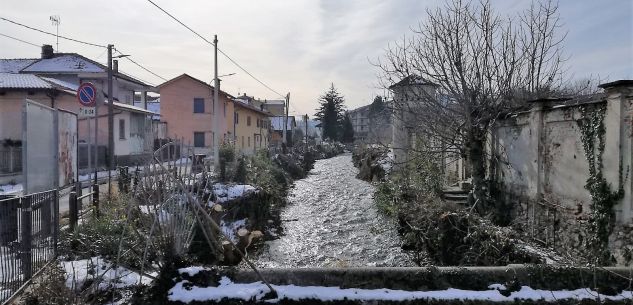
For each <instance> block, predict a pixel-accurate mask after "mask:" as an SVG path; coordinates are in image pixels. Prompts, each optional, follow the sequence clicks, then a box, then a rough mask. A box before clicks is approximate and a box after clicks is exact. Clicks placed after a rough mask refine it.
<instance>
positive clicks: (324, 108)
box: [314, 84, 345, 141]
mask: <svg viewBox="0 0 633 305" xmlns="http://www.w3.org/2000/svg"><path fill="white" fill-rule="evenodd" d="M344 102H345V99H344V98H343V96H342V95H341V94H340V93H338V91H336V88H334V84H332V85H331V86H330V89H329V90H328V91H327V92H326V93H325V94H324V95H322V96H321V97H320V98H319V103H321V105H320V106H319V109H318V111H317V113H316V114H315V115H314V116H315V117H316V118H317V120H319V121H321V128H322V130H323V139H330V140H335V141H340V140H341V137H342V136H343V128H342V122H343V111H344V105H343V103H344Z"/></svg>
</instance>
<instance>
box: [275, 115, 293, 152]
mask: <svg viewBox="0 0 633 305" xmlns="http://www.w3.org/2000/svg"><path fill="white" fill-rule="evenodd" d="M284 118H285V116H274V117H271V118H270V124H271V128H272V135H271V139H270V144H271V145H273V146H276V147H281V144H282V143H283V133H284ZM295 128H297V121H296V120H295V117H294V116H289V117H288V121H287V125H286V143H287V145H288V146H292V143H293V142H292V141H293V138H292V134H293V131H294V130H295Z"/></svg>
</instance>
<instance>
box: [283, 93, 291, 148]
mask: <svg viewBox="0 0 633 305" xmlns="http://www.w3.org/2000/svg"><path fill="white" fill-rule="evenodd" d="M289 107H290V92H288V94H287V95H286V115H285V116H284V129H283V130H284V132H283V139H282V140H283V141H282V143H283V144H284V153H286V145H288V141H287V140H286V132H287V131H286V129H287V128H288V108H289Z"/></svg>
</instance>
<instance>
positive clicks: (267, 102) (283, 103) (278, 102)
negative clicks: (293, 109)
mask: <svg viewBox="0 0 633 305" xmlns="http://www.w3.org/2000/svg"><path fill="white" fill-rule="evenodd" d="M265 104H266V105H282V106H285V105H286V101H284V100H266V101H265Z"/></svg>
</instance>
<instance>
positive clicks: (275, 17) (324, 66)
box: [0, 0, 633, 115]
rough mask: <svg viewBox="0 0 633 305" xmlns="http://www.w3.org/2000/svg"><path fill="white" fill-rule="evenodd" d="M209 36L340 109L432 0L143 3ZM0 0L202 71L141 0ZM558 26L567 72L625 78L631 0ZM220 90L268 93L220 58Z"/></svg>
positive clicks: (4, 12)
mask: <svg viewBox="0 0 633 305" xmlns="http://www.w3.org/2000/svg"><path fill="white" fill-rule="evenodd" d="M154 2H155V3H157V4H158V5H160V6H162V7H163V8H164V9H166V10H167V11H169V12H170V13H172V14H173V15H175V16H176V17H178V18H179V19H181V20H182V21H183V22H184V23H186V24H187V25H189V26H190V27H192V28H194V29H195V30H196V31H198V32H199V33H200V34H201V35H203V36H205V37H207V38H209V40H211V39H212V38H213V35H214V34H217V35H218V38H219V47H220V49H221V50H223V51H224V52H226V53H227V54H228V55H229V56H231V57H232V58H233V59H235V60H236V61H237V62H238V63H239V64H240V65H242V66H243V67H244V68H246V69H247V70H248V71H249V72H251V73H252V74H253V75H255V76H256V77H258V78H259V79H261V80H262V81H263V82H265V83H266V84H268V85H269V86H270V87H271V88H273V89H274V90H276V91H277V92H279V93H281V94H285V93H287V92H290V93H291V104H292V107H291V113H292V112H294V113H296V114H303V113H308V114H310V115H312V114H313V113H314V109H315V108H316V105H317V99H318V97H319V95H320V94H322V92H323V91H324V90H326V89H327V88H328V87H329V85H330V83H332V82H333V83H334V84H335V86H336V87H338V88H339V91H340V92H341V93H342V94H343V95H344V96H345V97H346V100H347V105H348V108H350V109H351V108H355V107H357V106H361V105H365V104H368V103H370V102H371V99H372V96H374V95H376V94H379V93H381V90H379V89H377V79H376V73H377V70H376V68H375V67H373V66H372V65H371V63H370V61H371V60H375V59H376V58H378V57H379V56H381V54H382V53H383V49H384V48H385V47H386V46H387V44H389V43H390V42H393V41H394V40H397V39H399V38H402V37H403V36H404V35H410V34H411V31H410V28H411V27H413V26H416V25H417V24H418V23H419V22H420V21H424V19H425V9H426V8H432V7H435V6H437V5H441V3H442V1H436V0H390V1H385V0H284V1H282V0H268V1H248V0H214V1H205V0H180V1H173V0H154ZM105 3H106V2H101V1H93V2H89V1H76V0H74V1H73V0H56V1H47V0H39V1H36V0H21V1H16V0H0V7H2V9H1V10H0V17H4V18H8V19H12V20H14V21H17V22H20V23H24V24H27V25H30V26H33V27H37V28H40V29H44V30H47V31H53V32H54V31H55V27H54V26H52V25H51V22H50V21H49V16H51V15H59V16H60V17H61V25H60V27H59V31H60V34H61V35H66V36H69V37H72V38H76V39H80V40H85V41H89V42H94V43H97V44H108V43H111V44H114V45H115V47H116V48H117V49H119V50H121V51H122V52H123V53H125V54H130V55H132V58H133V59H134V60H135V61H137V62H139V63H141V64H143V65H144V66H145V67H147V68H149V69H150V70H152V71H154V72H156V73H157V74H159V75H160V76H162V77H164V78H167V79H170V78H172V77H175V76H177V75H180V74H182V73H188V74H191V75H193V76H195V77H198V78H200V79H202V80H205V81H211V79H212V74H213V49H212V47H211V46H210V45H208V44H206V43H204V42H203V41H202V40H201V39H200V38H198V37H196V36H194V35H193V34H192V33H190V32H188V31H187V30H186V29H185V28H184V27H182V26H181V25H179V24H177V23H176V22H175V21H173V20H172V19H170V18H169V17H168V16H166V15H165V14H164V13H162V12H161V11H159V10H158V9H157V8H156V7H154V6H152V5H151V4H150V3H149V2H147V1H146V0H111V1H108V2H107V3H108V4H107V5H106V4H105ZM529 4H530V2H529V1H525V0H516V1H506V0H495V1H493V6H494V7H495V8H497V9H498V10H499V11H500V12H501V13H502V14H509V15H512V14H515V13H516V12H517V11H518V10H520V9H522V8H525V7H526V6H528V5H529ZM560 14H561V18H562V21H563V23H564V27H563V29H562V30H564V31H567V32H568V35H567V38H566V41H565V52H566V54H567V55H568V56H569V58H570V59H569V61H568V62H567V65H568V68H569V73H570V75H573V77H575V78H584V77H587V76H590V75H592V76H594V77H595V76H599V77H600V78H602V79H605V80H615V79H622V78H628V79H631V78H633V1H630V0H604V1H594V0H561V1H560ZM0 34H4V35H9V36H13V37H17V38H20V39H23V40H25V41H28V42H31V43H34V44H37V45H41V44H45V43H46V44H53V45H54V44H55V37H51V36H47V35H45V34H41V33H37V32H34V31H31V30H28V29H25V28H22V27H19V26H16V25H13V24H10V23H8V22H6V21H2V20H0ZM59 50H60V51H62V52H77V53H81V54H83V55H85V56H87V57H90V58H92V59H95V60H97V61H100V62H105V61H106V53H105V50H104V49H101V48H95V47H91V46H85V45H81V44H77V43H74V42H69V41H65V40H60V45H59ZM39 53H40V50H39V48H37V47H35V46H32V45H29V44H26V43H22V42H18V41H15V40H12V39H9V38H6V37H3V36H0V58H31V57H38V56H39ZM219 66H220V74H221V75H222V74H229V73H236V74H235V75H233V76H228V77H226V78H224V80H223V82H222V89H223V90H225V91H227V92H229V93H231V94H234V95H236V94H238V93H240V94H241V93H247V94H248V95H255V96H256V97H259V98H262V99H264V98H267V99H277V98H279V96H278V95H277V94H275V93H273V92H271V91H270V90H268V89H266V88H265V87H263V86H262V85H260V84H258V83H257V82H256V81H254V80H253V79H251V78H250V77H249V76H248V75H247V74H246V73H244V72H243V71H241V70H240V69H239V68H238V67H236V66H235V65H233V64H232V63H230V62H229V61H228V60H227V59H226V58H225V57H223V56H222V55H219ZM119 67H120V69H121V70H123V71H125V72H127V73H130V74H132V75H135V76H137V77H138V78H140V79H143V80H146V81H148V82H150V83H152V84H160V83H161V82H162V80H161V79H160V78H158V77H155V76H153V75H151V74H149V73H147V72H145V71H143V70H141V69H140V68H138V67H136V66H134V65H132V64H131V63H129V62H127V61H125V60H122V61H121V63H120V65H119Z"/></svg>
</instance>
